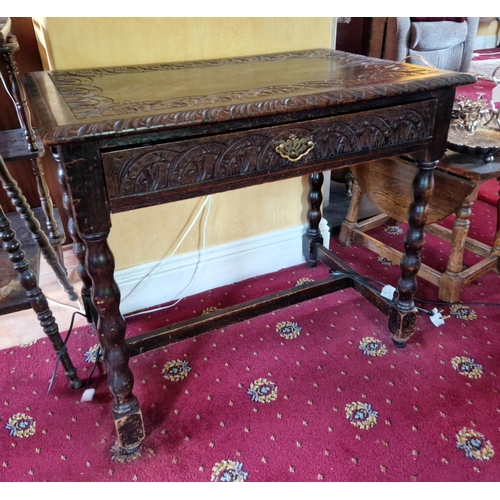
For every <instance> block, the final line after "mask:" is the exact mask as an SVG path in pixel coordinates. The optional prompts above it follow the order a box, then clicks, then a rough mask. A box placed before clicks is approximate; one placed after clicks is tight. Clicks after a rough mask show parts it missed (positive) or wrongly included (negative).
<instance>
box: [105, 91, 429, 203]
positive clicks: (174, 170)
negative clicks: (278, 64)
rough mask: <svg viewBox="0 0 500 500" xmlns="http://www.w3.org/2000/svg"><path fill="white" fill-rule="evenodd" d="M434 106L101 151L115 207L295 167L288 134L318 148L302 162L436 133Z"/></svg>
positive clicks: (401, 108)
mask: <svg viewBox="0 0 500 500" xmlns="http://www.w3.org/2000/svg"><path fill="white" fill-rule="evenodd" d="M435 108H436V102H435V101H433V100H431V101H426V102H424V103H419V104H413V105H412V106H404V107H394V108H390V109H381V110H376V111H371V112H369V113H365V114H364V115H363V116H362V118H359V115H357V114H348V115H341V116H334V117H328V118H322V119H317V120H311V121H307V122H303V123H294V124H292V125H279V126H275V127H267V128H262V129H252V130H250V131H241V132H236V133H229V134H221V135H218V136H217V137H216V138H212V137H202V138H196V139H187V140H182V141H176V142H170V143H168V142H167V143H161V144H155V145H148V146H142V147H136V148H133V149H130V148H129V149H126V150H122V151H110V152H104V153H102V160H103V166H104V171H105V175H106V182H107V190H108V194H109V198H110V201H111V206H115V207H116V206H119V205H120V203H119V202H118V200H120V199H123V198H126V197H130V196H137V195H142V194H147V193H153V192H154V193H156V192H165V191H173V190H178V189H182V188H183V187H186V186H191V185H195V184H196V185H200V184H203V183H206V182H213V181H216V180H223V179H228V178H237V177H244V176H247V175H251V174H252V173H257V172H259V173H263V172H271V171H276V170H280V169H287V170H288V169H290V168H292V167H293V160H289V159H286V158H283V157H282V156H280V155H279V154H278V153H277V151H276V147H277V145H278V144H279V143H280V142H283V141H286V140H287V139H288V138H289V137H290V136H292V135H295V136H297V137H298V138H305V137H310V138H311V139H312V143H313V144H314V146H313V148H312V150H311V151H310V152H309V153H308V154H306V155H305V156H304V157H303V158H302V159H301V160H300V162H301V163H320V162H324V161H328V160H329V159H332V158H335V157H339V156H342V155H347V154H351V153H356V152H360V151H363V150H367V149H370V150H373V149H377V148H383V147H387V146H393V145H398V144H403V143H408V142H412V141H421V140H425V139H427V138H429V137H430V136H431V135H432V130H433V126H434V116H435Z"/></svg>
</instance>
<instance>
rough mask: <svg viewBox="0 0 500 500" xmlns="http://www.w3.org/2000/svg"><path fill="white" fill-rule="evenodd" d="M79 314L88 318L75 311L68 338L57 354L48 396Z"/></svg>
mask: <svg viewBox="0 0 500 500" xmlns="http://www.w3.org/2000/svg"><path fill="white" fill-rule="evenodd" d="M77 314H79V315H80V316H83V317H84V318H86V317H87V316H86V315H85V314H83V313H81V312H79V311H75V312H74V313H73V315H72V316H71V322H70V324H69V329H68V333H67V334H66V338H65V339H64V342H63V344H62V347H61V349H59V352H58V353H57V359H56V364H55V366H54V372H53V373H52V378H51V379H50V383H49V388H48V390H47V396H48V395H49V392H50V390H51V389H52V385H53V384H54V380H55V379H56V375H57V367H58V366H59V362H60V361H61V357H62V356H63V354H64V352H65V350H64V348H65V347H66V344H67V343H68V340H69V336H70V335H71V331H72V330H73V323H74V322H75V316H76V315H77Z"/></svg>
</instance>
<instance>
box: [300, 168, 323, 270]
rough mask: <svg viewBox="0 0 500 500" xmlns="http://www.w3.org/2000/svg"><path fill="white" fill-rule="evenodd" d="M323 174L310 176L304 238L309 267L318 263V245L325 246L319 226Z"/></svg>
mask: <svg viewBox="0 0 500 500" xmlns="http://www.w3.org/2000/svg"><path fill="white" fill-rule="evenodd" d="M322 186H323V172H319V173H315V174H311V175H310V176H309V211H308V213H307V220H308V229H307V231H306V235H305V238H304V249H303V252H304V257H305V259H306V262H307V265H308V266H309V267H315V266H316V264H317V263H318V257H317V253H316V245H317V244H318V243H319V244H323V236H322V235H321V230H320V228H319V224H320V222H321V216H322V214H321V203H322V202H323V193H322V192H321V188H322Z"/></svg>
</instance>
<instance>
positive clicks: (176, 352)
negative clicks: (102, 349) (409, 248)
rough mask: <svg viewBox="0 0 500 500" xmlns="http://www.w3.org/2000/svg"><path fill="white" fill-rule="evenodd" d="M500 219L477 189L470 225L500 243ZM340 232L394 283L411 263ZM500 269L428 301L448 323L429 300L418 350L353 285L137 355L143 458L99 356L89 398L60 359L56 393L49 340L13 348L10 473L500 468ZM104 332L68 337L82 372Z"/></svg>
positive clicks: (277, 474)
mask: <svg viewBox="0 0 500 500" xmlns="http://www.w3.org/2000/svg"><path fill="white" fill-rule="evenodd" d="M447 223H449V221H447ZM495 223H496V216H495V208H494V207H493V206H491V205H487V204H486V203H484V202H482V201H478V202H477V203H476V205H475V207H474V215H473V219H472V225H473V229H472V230H471V234H472V236H473V237H475V238H476V239H479V240H483V241H485V242H489V243H491V240H492V235H493V232H494V229H495ZM377 231H378V233H379V235H380V236H381V237H385V238H388V239H392V240H396V239H398V238H399V239H401V238H402V236H401V235H398V234H394V233H389V232H386V231H385V230H384V228H379V229H377ZM401 241H402V240H401ZM332 247H333V248H334V250H335V251H336V252H338V253H339V254H340V256H341V257H342V258H344V259H345V260H346V261H347V262H348V263H349V264H350V265H351V266H352V267H354V268H355V269H356V270H357V271H358V272H359V273H360V274H361V275H363V276H368V277H370V278H373V279H376V280H379V281H381V282H384V283H391V284H395V282H396V280H397V277H398V276H399V267H398V266H394V265H388V264H389V263H388V262H384V261H380V262H379V260H378V259H377V256H376V255H375V254H373V253H372V252H370V251H368V250H365V249H363V248H359V247H356V248H341V247H339V246H338V244H337V243H336V241H335V240H332ZM446 254H447V248H446V244H445V243H442V242H439V241H437V240H436V239H435V238H433V237H432V236H428V237H427V245H426V247H425V251H424V252H423V259H424V261H427V262H431V261H432V262H434V263H435V264H436V265H441V266H442V267H444V263H445V262H446ZM474 261H475V258H474V257H467V259H466V264H467V265H471V263H472V262H474ZM325 273H326V270H325V268H324V267H322V266H321V267H318V268H317V269H312V270H311V269H308V268H307V267H306V266H305V265H304V266H298V267H295V268H292V269H286V270H283V271H281V272H278V273H274V274H272V275H267V276H262V277H259V278H255V279H251V280H248V281H245V282H242V283H238V284H235V285H232V286H228V287H224V288H222V289H217V290H213V291H210V292H206V293H203V294H201V295H198V296H193V297H190V298H188V299H185V300H183V301H182V302H181V304H179V305H178V306H177V308H176V309H168V310H166V311H163V312H160V313H155V314H154V315H151V317H149V316H147V315H146V316H145V317H140V318H137V317H136V318H132V319H130V320H129V330H130V335H133V334H136V333H139V332H141V331H143V330H144V329H145V328H151V327H152V328H154V327H157V326H159V325H161V324H164V323H165V322H166V321H168V322H174V321H176V320H178V319H181V318H184V317H186V316H196V315H200V314H203V312H204V311H206V310H209V309H210V308H214V307H217V308H222V307H225V306H229V305H231V304H233V303H236V302H241V301H244V300H248V299H250V298H252V297H253V296H256V295H259V294H260V293H262V292H263V291H266V292H268V291H274V290H278V289H280V288H284V287H289V286H294V285H295V284H296V283H297V282H298V281H299V280H309V279H316V278H319V277H322V276H324V275H325ZM499 280H500V278H499V275H498V274H496V273H490V274H488V275H486V276H484V277H483V278H481V279H480V280H477V281H476V282H474V283H473V284H471V285H470V286H469V287H467V289H466V291H465V292H464V294H463V300H464V301H473V302H475V303H474V304H471V303H467V302H465V303H464V304H463V305H462V306H461V307H459V308H455V309H451V308H450V307H448V306H443V307H441V306H434V305H432V304H427V303H421V302H419V303H418V305H419V306H420V307H422V308H424V309H426V310H430V309H432V307H440V308H442V309H443V315H445V316H449V318H448V319H446V321H445V324H444V325H442V326H440V327H435V326H434V325H433V324H432V323H431V321H430V320H429V317H428V316H427V315H426V314H425V313H422V316H421V318H420V320H419V323H418V329H417V332H416V333H415V335H414V336H413V337H412V338H411V340H410V341H409V343H408V345H407V347H406V348H405V349H396V348H395V347H394V346H393V344H392V342H391V341H390V339H389V335H388V332H387V328H386V324H387V320H386V317H385V316H384V315H383V314H382V313H380V312H379V311H378V310H377V309H375V308H374V307H373V306H372V305H371V304H369V303H368V302H366V301H365V300H364V299H363V298H362V297H360V296H359V295H358V294H357V293H356V292H355V291H353V290H346V291H343V292H337V293H336V294H332V295H330V296H327V297H323V298H322V299H315V300H312V301H309V302H305V303H303V304H301V305H299V306H292V307H289V308H286V309H282V310H280V311H278V312H275V313H273V314H267V315H265V316H261V317H259V318H257V319H254V320H251V321H248V322H244V323H241V324H238V325H233V326H231V327H229V328H225V329H224V330H220V331H216V332H213V333H211V334H207V335H205V336H202V337H198V338H196V339H193V340H187V341H184V342H180V343H178V344H175V345H172V346H169V347H168V348H163V349H159V350H156V351H152V352H149V353H146V354H144V355H141V356H137V357H135V358H133V361H132V369H133V371H134V373H135V380H136V383H135V393H136V395H137V396H138V398H139V400H140V401H141V404H142V409H143V413H144V418H145V424H146V431H147V439H146V440H145V442H144V447H143V449H142V452H141V454H140V456H138V457H137V458H136V459H135V460H133V461H130V462H123V461H120V460H119V457H118V456H115V455H113V450H112V447H113V444H114V441H115V434H114V425H113V421H112V417H111V410H110V403H111V398H110V396H109V393H108V390H107V387H106V378H105V375H104V374H103V373H102V368H101V365H99V368H98V369H97V370H96V372H95V373H94V374H93V377H92V384H91V386H92V387H94V388H95V389H96V395H95V397H94V400H93V401H92V402H90V403H81V402H80V398H81V395H82V391H81V390H72V389H70V388H69V385H68V384H67V381H66V379H65V377H64V375H63V372H62V370H61V369H60V370H59V371H58V375H57V378H56V380H55V383H54V386H53V388H52V390H51V392H50V394H49V395H47V388H48V382H49V379H50V377H51V375H52V371H53V369H54V362H55V355H54V353H53V351H52V349H51V347H50V345H49V342H47V341H38V342H37V343H35V344H33V345H30V346H21V347H16V348H11V349H7V350H4V351H0V359H1V363H0V381H1V382H0V387H1V393H2V403H3V404H2V406H1V409H0V452H1V462H2V467H1V468H0V471H1V472H0V475H1V479H2V481H5V482H7V481H8V482H20V481H23V482H31V481H39V482H41V481H50V482H63V481H64V482H69V481H77V482H80V481H82V482H83V481H122V482H129V481H139V482H141V481H143V482H151V481H157V482H161V481H177V482H181V481H182V482H186V481H191V482H210V481H246V482H271V481H274V482H277V481H280V482H306V481H307V482H346V481H350V482H369V481H386V482H388V481H392V482H407V481H417V482H459V481H461V482H486V481H498V480H499V478H500V462H499V460H500V393H499V391H500V365H499V363H500V329H499V328H498V326H497V325H498V324H499V323H500V307H499V305H500V291H499V283H500V281H499ZM374 286H377V285H374ZM417 296H418V297H419V298H420V299H425V300H430V301H432V300H436V296H437V293H436V289H435V287H433V286H431V285H428V284H426V283H425V282H422V281H420V287H419V291H418V294H417ZM479 301H487V302H488V303H492V304H495V305H478V304H477V302H479ZM181 306H182V308H181ZM96 345H97V337H96V334H95V333H94V332H92V331H91V329H90V328H78V329H77V331H75V332H74V334H73V335H72V336H71V338H70V340H69V343H68V348H69V351H70V354H71V355H72V358H73V361H74V363H75V364H76V366H77V368H78V370H79V373H80V376H81V377H83V378H86V377H88V376H89V374H90V373H91V370H92V367H93V361H94V359H95V346H96Z"/></svg>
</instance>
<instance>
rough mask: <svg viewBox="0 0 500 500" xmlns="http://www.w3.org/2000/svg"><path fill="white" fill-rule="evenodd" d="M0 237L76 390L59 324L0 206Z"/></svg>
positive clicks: (74, 373)
mask: <svg viewBox="0 0 500 500" xmlns="http://www.w3.org/2000/svg"><path fill="white" fill-rule="evenodd" d="M0 239H1V240H2V242H3V249H4V250H5V251H6V252H7V253H8V255H9V259H10V261H11V262H12V264H13V265H14V269H15V270H16V271H17V275H18V279H19V282H20V283H21V285H22V286H23V288H24V289H25V290H26V295H27V296H28V297H29V300H30V305H31V308H32V309H33V311H35V313H36V315H37V318H38V321H39V322H40V325H41V327H42V328H43V331H44V333H45V335H47V337H48V338H49V339H50V342H51V343H52V346H53V347H54V350H55V351H56V354H57V357H58V358H59V359H60V361H61V364H62V366H63V368H64V371H65V373H66V376H67V377H68V378H69V383H70V386H71V387H72V388H73V389H78V388H79V387H81V386H82V381H81V380H80V379H79V378H78V376H77V372H76V368H75V367H74V366H73V363H72V362H71V359H70V357H69V354H68V351H67V349H66V345H65V344H64V342H63V340H62V338H61V335H60V333H59V327H58V325H57V323H56V320H55V318H54V316H53V315H52V311H51V310H50V308H49V304H48V302H47V298H46V297H45V295H44V294H43V292H42V290H41V289H40V287H39V286H38V283H37V279H36V275H35V273H34V272H33V271H32V270H31V268H30V264H29V262H28V260H27V259H26V258H25V254H24V252H23V250H22V247H21V243H20V241H19V240H18V239H17V238H16V233H15V232H14V231H13V230H12V228H11V226H10V221H9V219H7V217H6V216H5V213H4V211H3V210H2V207H0Z"/></svg>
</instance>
